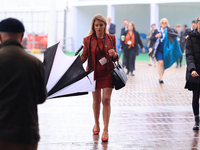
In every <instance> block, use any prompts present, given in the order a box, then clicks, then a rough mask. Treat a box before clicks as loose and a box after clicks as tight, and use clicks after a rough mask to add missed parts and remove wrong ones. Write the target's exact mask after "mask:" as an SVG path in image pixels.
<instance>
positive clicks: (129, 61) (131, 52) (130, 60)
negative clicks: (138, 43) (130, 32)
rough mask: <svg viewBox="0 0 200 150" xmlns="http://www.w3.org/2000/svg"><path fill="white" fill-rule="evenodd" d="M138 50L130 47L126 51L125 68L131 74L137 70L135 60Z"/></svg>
mask: <svg viewBox="0 0 200 150" xmlns="http://www.w3.org/2000/svg"><path fill="white" fill-rule="evenodd" d="M137 50H138V49H137V47H136V48H135V47H131V48H130V49H128V46H127V48H125V49H124V56H125V66H126V69H127V70H128V71H129V72H133V71H134V70H135V58H136V54H137Z"/></svg>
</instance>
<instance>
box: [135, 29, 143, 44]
mask: <svg viewBox="0 0 200 150" xmlns="http://www.w3.org/2000/svg"><path fill="white" fill-rule="evenodd" d="M135 32H136V34H137V37H138V44H139V45H140V48H143V47H144V46H143V44H142V41H141V38H140V35H139V33H138V32H137V31H135Z"/></svg>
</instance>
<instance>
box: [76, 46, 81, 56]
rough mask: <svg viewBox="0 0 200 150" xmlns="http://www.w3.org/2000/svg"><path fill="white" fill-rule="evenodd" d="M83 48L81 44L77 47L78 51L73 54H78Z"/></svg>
mask: <svg viewBox="0 0 200 150" xmlns="http://www.w3.org/2000/svg"><path fill="white" fill-rule="evenodd" d="M82 49H83V45H81V47H80V48H79V49H78V51H77V52H76V53H75V56H76V55H78V53H79V52H80V51H81V50H82Z"/></svg>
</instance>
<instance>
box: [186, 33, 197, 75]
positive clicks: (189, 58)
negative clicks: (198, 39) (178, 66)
mask: <svg viewBox="0 0 200 150" xmlns="http://www.w3.org/2000/svg"><path fill="white" fill-rule="evenodd" d="M186 62H187V68H188V71H189V72H190V73H191V72H192V71H194V70H196V66H195V59H194V48H193V43H192V39H191V36H189V37H188V39H187V42H186Z"/></svg>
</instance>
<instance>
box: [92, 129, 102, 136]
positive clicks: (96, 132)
mask: <svg viewBox="0 0 200 150" xmlns="http://www.w3.org/2000/svg"><path fill="white" fill-rule="evenodd" d="M92 132H93V134H94V135H99V132H100V130H99V131H94V128H93V130H92Z"/></svg>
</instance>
